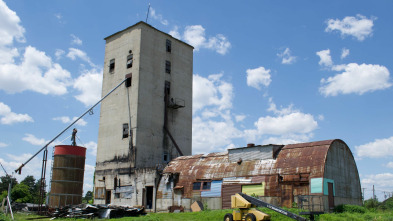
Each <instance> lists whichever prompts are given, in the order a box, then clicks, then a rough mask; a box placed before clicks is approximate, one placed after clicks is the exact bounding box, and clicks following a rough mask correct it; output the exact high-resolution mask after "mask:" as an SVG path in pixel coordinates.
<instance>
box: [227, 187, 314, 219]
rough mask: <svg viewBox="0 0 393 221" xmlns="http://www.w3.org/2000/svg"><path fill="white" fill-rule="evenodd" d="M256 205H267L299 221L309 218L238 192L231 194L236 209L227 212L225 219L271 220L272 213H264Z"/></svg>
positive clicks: (233, 207)
mask: <svg viewBox="0 0 393 221" xmlns="http://www.w3.org/2000/svg"><path fill="white" fill-rule="evenodd" d="M256 207H266V208H268V209H271V210H274V211H276V212H278V213H281V214H282V215H285V216H288V217H290V218H292V219H295V220H299V221H306V220H307V219H306V218H304V217H301V216H299V215H297V214H294V213H291V212H289V211H286V210H283V209H281V208H279V207H277V206H274V205H271V204H269V203H266V202H263V201H262V200H259V199H256V198H254V197H251V196H249V195H246V194H244V193H236V194H235V195H233V196H231V208H232V209H234V210H233V212H232V213H227V214H225V217H224V221H243V220H245V221H261V220H270V215H268V214H266V213H263V212H261V211H259V210H257V209H256Z"/></svg>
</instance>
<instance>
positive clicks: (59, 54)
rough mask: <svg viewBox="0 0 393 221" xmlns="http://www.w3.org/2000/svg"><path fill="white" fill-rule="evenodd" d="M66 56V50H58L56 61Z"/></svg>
mask: <svg viewBox="0 0 393 221" xmlns="http://www.w3.org/2000/svg"><path fill="white" fill-rule="evenodd" d="M64 54H65V51H64V50H61V49H56V52H55V57H56V60H59V59H60V58H61V57H63V55H64Z"/></svg>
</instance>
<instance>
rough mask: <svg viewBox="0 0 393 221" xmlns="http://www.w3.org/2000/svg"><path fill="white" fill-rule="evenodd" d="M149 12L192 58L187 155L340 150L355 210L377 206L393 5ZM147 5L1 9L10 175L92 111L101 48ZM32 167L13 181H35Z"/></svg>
mask: <svg viewBox="0 0 393 221" xmlns="http://www.w3.org/2000/svg"><path fill="white" fill-rule="evenodd" d="M150 3H151V8H150V13H149V18H148V23H149V24H151V25H153V26H154V27H156V28H157V29H159V30H162V31H164V32H167V33H170V34H171V35H172V36H174V37H177V38H179V39H181V40H183V41H185V42H187V43H189V44H191V45H193V46H194V48H195V50H194V80H193V84H194V91H193V153H194V154H196V153H209V152H220V151H225V150H226V149H227V148H233V147H242V146H245V145H246V144H247V143H250V142H252V143H256V144H269V143H276V144H288V143H298V142H308V141H318V140H327V139H335V138H339V139H342V140H344V141H345V142H346V143H347V144H348V146H349V147H350V148H351V150H352V152H353V155H354V157H355V159H356V163H357V166H358V170H359V174H360V178H361V182H362V187H363V188H366V189H365V198H370V197H371V194H372V185H375V189H376V193H377V196H378V198H379V199H380V200H383V199H384V198H385V195H386V193H384V192H390V194H392V193H393V172H392V170H393V115H392V114H391V113H393V103H392V97H393V96H392V95H393V90H392V88H393V87H392V85H393V81H392V77H391V71H392V70H393V67H392V56H391V52H392V51H393V44H392V43H391V39H393V29H392V25H393V14H392V13H391V9H392V8H393V2H392V1H387V0H385V1H383V0H382V1H376V2H374V1H373V2H371V1H329V2H328V3H327V2H322V1H296V2H295V1H280V2H277V1H242V2H241V3H240V2H239V1H225V2H219V1H213V2H211V1H165V2H164V1H150ZM148 4H149V2H147V1H98V2H97V1H90V0H88V1H74V0H70V1H49V0H48V1H22V0H13V1H11V0H6V1H4V0H0V21H1V22H0V133H1V136H0V162H1V163H2V164H3V165H4V166H5V168H6V169H7V170H8V172H9V173H11V171H13V170H15V169H16V168H18V167H19V166H20V165H21V163H23V162H24V161H25V160H27V159H28V158H29V157H31V156H32V155H33V154H34V153H36V152H37V151H38V150H39V149H41V148H42V147H43V146H44V145H45V144H46V142H48V141H49V140H51V139H52V138H53V137H54V136H55V135H57V134H58V133H59V132H60V131H62V130H63V129H64V128H65V127H66V126H67V125H68V124H69V123H71V122H72V120H73V118H74V117H78V116H79V115H81V114H82V113H83V112H84V111H85V110H87V109H88V108H89V107H90V106H91V105H92V104H94V103H95V102H96V101H98V100H99V99H100V96H101V83H102V66H103V63H104V50H105V41H104V40H103V38H104V37H107V36H109V35H111V34H113V33H115V32H117V31H120V30H122V29H124V28H126V27H128V26H131V25H133V24H135V23H137V22H139V21H145V19H146V12H147V8H148ZM99 111H100V109H99V107H96V108H95V109H94V114H93V115H86V117H84V118H83V120H82V121H80V122H79V123H78V125H77V126H76V127H77V128H78V130H79V132H78V137H79V138H80V140H78V141H79V142H78V143H79V144H80V145H82V146H85V147H87V149H88V151H87V158H86V173H85V181H86V182H85V186H84V191H85V192H86V191H87V190H92V174H93V171H94V165H95V153H96V143H97V135H98V121H99ZM70 135H71V131H67V132H66V133H65V134H64V135H63V136H61V137H60V138H59V139H58V140H56V142H55V143H56V144H60V143H63V144H70V143H71V141H70V138H69V136H70ZM52 146H53V145H51V147H50V149H49V152H50V154H49V155H50V156H51V152H52ZM41 159H42V155H38V156H37V157H36V158H34V160H32V161H31V162H30V163H29V164H28V165H27V166H25V167H24V169H23V170H22V175H17V174H15V176H16V177H17V178H18V179H19V180H22V179H23V178H24V177H25V176H26V175H34V176H35V177H36V178H38V177H39V176H40V171H41V170H40V168H41ZM49 163H50V162H49ZM48 170H50V169H49V166H48ZM0 175H4V173H3V171H1V172H0ZM47 177H49V172H48V175H47ZM48 180H49V179H48Z"/></svg>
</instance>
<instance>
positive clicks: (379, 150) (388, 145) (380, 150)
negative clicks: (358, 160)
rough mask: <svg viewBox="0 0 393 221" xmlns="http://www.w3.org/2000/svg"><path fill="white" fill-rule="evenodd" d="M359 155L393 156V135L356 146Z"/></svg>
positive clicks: (374, 156)
mask: <svg viewBox="0 0 393 221" xmlns="http://www.w3.org/2000/svg"><path fill="white" fill-rule="evenodd" d="M355 149H356V153H357V156H358V157H371V158H380V157H389V156H393V137H389V138H385V139H376V140H374V141H373V142H370V143H366V144H362V145H360V146H356V147H355Z"/></svg>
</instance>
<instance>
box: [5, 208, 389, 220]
mask: <svg viewBox="0 0 393 221" xmlns="http://www.w3.org/2000/svg"><path fill="white" fill-rule="evenodd" d="M260 210H261V211H262V212H265V213H267V214H269V215H271V220H272V221H278V220H280V221H281V220H283V221H286V220H288V221H289V220H292V219H290V218H289V217H286V216H284V215H281V214H279V213H277V212H274V211H271V210H268V209H266V208H262V209H260ZM288 210H289V211H290V212H294V213H298V212H299V210H297V209H288ZM231 212H232V210H208V211H201V212H186V213H149V214H147V215H145V216H140V217H123V218H119V219H111V220H119V221H123V220H124V221H125V220H137V221H138V220H144V221H167V220H168V221H180V220H181V221H183V220H190V221H193V220H199V221H200V220H203V221H209V220H223V219H224V215H225V214H226V213H231ZM14 217H15V220H16V221H20V220H37V221H48V220H49V218H45V217H41V218H40V216H37V215H34V214H25V213H16V214H14ZM37 218H40V219H37ZM55 220H62V221H65V220H67V221H70V220H84V219H64V218H63V219H55ZM95 220H99V219H95ZM316 220H318V221H341V220H349V221H363V220H365V221H366V220H367V221H369V220H370V221H374V220H375V221H379V220H381V221H393V211H391V210H390V211H382V210H378V211H375V212H370V211H369V210H367V211H366V212H365V213H354V212H343V213H329V214H322V215H320V216H319V217H317V219H316ZM0 221H11V218H10V216H9V215H8V216H4V214H1V213H0Z"/></svg>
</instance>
